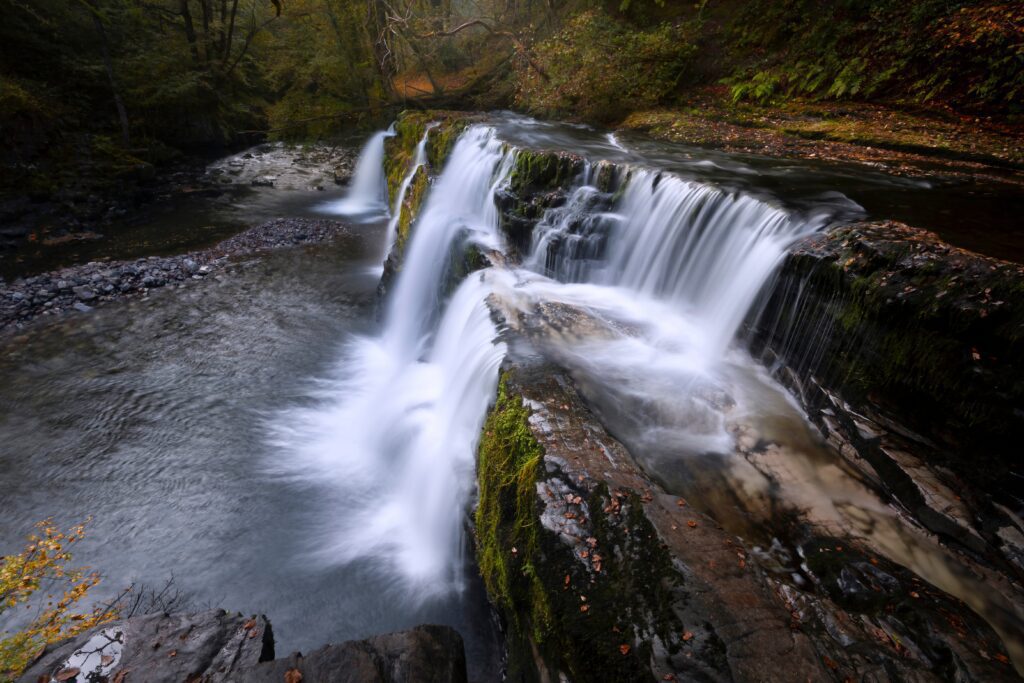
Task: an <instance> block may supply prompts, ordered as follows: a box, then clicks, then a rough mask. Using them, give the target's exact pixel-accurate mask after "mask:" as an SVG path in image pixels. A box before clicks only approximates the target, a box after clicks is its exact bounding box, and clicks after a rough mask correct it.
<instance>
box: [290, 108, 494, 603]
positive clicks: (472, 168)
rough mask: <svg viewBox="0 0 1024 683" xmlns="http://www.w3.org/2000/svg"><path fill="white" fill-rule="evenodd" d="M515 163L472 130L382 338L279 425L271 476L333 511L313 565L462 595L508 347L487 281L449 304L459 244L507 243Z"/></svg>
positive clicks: (442, 181)
mask: <svg viewBox="0 0 1024 683" xmlns="http://www.w3.org/2000/svg"><path fill="white" fill-rule="evenodd" d="M510 156H511V155H510V154H509V153H506V152H503V151H502V146H501V144H500V143H499V142H497V140H496V139H495V136H494V131H493V130H491V129H490V128H486V127H477V128H471V129H470V130H468V131H466V133H465V134H464V135H463V136H462V137H461V138H460V139H459V141H458V142H457V143H456V145H455V148H454V149H453V150H452V153H451V156H450V159H449V162H448V164H447V166H446V168H445V170H444V172H443V173H442V174H441V176H440V177H439V178H438V180H437V182H436V183H435V185H434V187H433V188H432V190H431V193H430V195H429V197H428V199H427V202H426V205H425V206H424V208H423V211H422V213H421V215H420V217H419V218H418V219H417V224H416V230H415V231H414V233H413V236H412V239H410V241H409V243H408V244H407V245H406V252H405V256H404V259H403V267H402V270H401V271H400V273H399V275H398V279H397V281H396V283H395V286H394V289H393V290H392V291H391V292H390V293H389V302H390V303H389V307H388V309H387V314H386V316H385V319H384V329H383V330H382V332H381V334H380V335H378V336H373V337H369V336H359V337H355V338H354V339H352V340H351V341H350V342H349V343H348V344H347V345H346V346H345V349H344V352H343V360H342V361H341V362H340V363H339V367H338V368H337V370H336V371H335V373H333V376H332V377H330V378H328V379H326V380H324V381H323V382H321V383H320V389H319V390H318V391H316V392H315V393H314V396H313V398H314V399H315V401H314V402H313V404H312V405H307V406H303V407H300V408H296V409H292V410H290V411H286V412H284V413H282V414H280V415H278V416H277V417H276V419H274V420H273V422H272V424H271V425H270V427H271V433H272V439H271V440H272V444H273V445H274V446H276V448H277V449H279V450H281V451H283V452H285V454H286V456H287V457H285V458H280V459H277V460H276V461H275V463H274V464H272V465H271V469H272V471H273V473H274V474H275V475H277V476H281V477H283V478H287V479H289V480H292V481H295V482H297V483H301V484H303V485H305V486H308V487H309V488H311V489H313V490H315V491H317V492H319V495H320V496H321V497H322V499H323V501H324V503H325V509H324V515H325V518H326V520H327V523H326V524H325V528H323V529H320V530H317V531H316V533H315V536H314V537H313V538H311V539H310V543H311V544H315V545H316V546H317V548H318V551H317V552H316V556H317V557H318V558H319V559H320V560H321V561H322V562H324V563H325V564H337V563H349V562H368V563H372V564H374V565H377V566H379V567H380V568H381V569H382V570H384V571H390V572H392V573H393V574H394V576H395V577H396V581H395V585H396V586H397V587H399V588H402V589H405V590H406V591H407V594H408V597H409V599H411V600H414V601H423V600H427V599H429V598H431V597H434V596H437V595H441V594H443V593H445V592H448V591H451V590H453V589H458V588H459V587H460V585H461V580H462V567H461V557H462V555H461V549H462V548H463V546H464V543H465V539H464V532H463V528H464V515H465V510H466V506H467V505H468V503H469V497H470V495H471V493H472V491H473V488H474V484H473V482H474V477H473V471H474V463H475V455H476V444H477V439H478V438H479V433H480V429H481V428H482V426H483V421H484V417H485V414H486V411H487V406H488V404H489V402H490V400H491V399H492V398H493V396H494V392H495V390H496V385H497V371H498V367H499V365H500V364H501V361H502V359H503V358H504V354H505V347H504V345H503V344H500V343H496V341H495V339H496V336H497V331H496V329H495V327H494V323H493V322H492V321H491V318H490V315H489V311H488V308H487V306H486V304H485V303H484V300H485V298H486V295H487V293H488V291H489V285H488V284H487V283H486V281H485V278H484V277H483V276H482V275H481V276H478V277H470V278H468V279H466V281H464V282H463V283H462V284H461V285H460V286H459V287H458V289H456V291H455V293H454V294H453V295H452V296H451V298H450V300H449V301H448V303H447V305H446V306H442V297H441V290H442V285H443V282H442V280H443V278H444V276H445V272H444V268H445V263H446V261H447V258H446V257H447V255H448V253H449V252H450V251H451V250H452V249H453V248H456V247H458V246H459V243H460V241H461V240H464V239H469V240H472V241H478V242H482V243H484V244H490V245H492V246H496V245H497V244H498V242H497V240H498V237H497V226H498V214H497V210H496V208H495V206H494V199H493V192H494V189H495V187H496V186H497V185H498V184H500V183H502V182H504V178H505V177H507V175H508V171H509V169H510V168H511V158H510ZM442 308H443V310H442Z"/></svg>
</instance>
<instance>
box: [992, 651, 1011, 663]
mask: <svg viewBox="0 0 1024 683" xmlns="http://www.w3.org/2000/svg"><path fill="white" fill-rule="evenodd" d="M993 656H994V657H995V658H996V661H998V662H999V663H1001V664H1009V663H1010V658H1009V657H1007V656H1006V655H1004V654H1003V653H1001V652H1000V653H998V654H995V655H993Z"/></svg>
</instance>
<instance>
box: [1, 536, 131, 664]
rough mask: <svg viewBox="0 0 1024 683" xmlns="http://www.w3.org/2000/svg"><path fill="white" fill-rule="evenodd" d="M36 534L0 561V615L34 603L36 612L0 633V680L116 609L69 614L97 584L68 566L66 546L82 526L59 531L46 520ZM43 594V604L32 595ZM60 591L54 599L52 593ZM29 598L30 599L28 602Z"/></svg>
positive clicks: (102, 620) (108, 617)
mask: <svg viewBox="0 0 1024 683" xmlns="http://www.w3.org/2000/svg"><path fill="white" fill-rule="evenodd" d="M36 526H37V527H38V531H37V532H36V533H35V534H32V535H31V536H29V537H28V544H27V545H26V546H25V549H24V550H22V551H21V552H20V553H19V554H17V555H10V556H7V557H4V558H2V559H0V613H2V612H4V611H6V610H9V609H13V608H15V607H18V606H19V605H26V607H28V608H31V607H32V605H31V604H28V603H31V602H35V603H36V604H37V609H38V612H37V614H36V616H35V618H34V619H33V620H32V622H31V623H30V624H29V625H28V626H27V627H26V628H24V629H23V630H21V631H19V632H17V633H13V634H6V633H5V634H4V635H3V639H2V640H0V679H2V680H7V679H13V678H15V677H17V675H18V674H19V673H20V672H21V671H23V670H24V669H25V667H27V666H28V665H29V664H31V662H32V660H33V659H35V657H36V656H37V655H38V653H39V651H40V650H41V649H42V648H43V647H45V646H46V645H48V644H50V643H55V642H58V641H60V640H63V639H65V638H69V637H71V636H74V635H77V634H78V633H82V632H83V631H87V630H89V629H91V628H93V627H95V626H98V625H100V624H103V623H106V622H108V621H111V620H113V619H114V618H115V617H116V616H117V614H116V610H113V609H111V608H110V607H109V606H99V607H95V608H93V609H92V611H90V612H85V613H79V612H73V611H72V610H73V609H74V607H75V605H76V604H77V603H78V602H79V601H81V600H82V599H83V598H84V597H85V596H86V594H87V593H88V592H89V590H90V589H91V588H92V587H93V586H95V585H96V584H97V583H99V581H100V577H99V575H98V574H96V573H87V572H86V571H85V570H84V569H81V568H77V569H76V568H70V567H68V563H69V562H70V561H71V551H70V548H71V546H73V545H75V544H76V543H78V542H79V541H81V540H82V537H83V536H84V535H85V525H84V524H79V525H77V526H74V527H71V529H69V530H68V531H66V532H62V531H61V530H60V529H59V528H58V527H57V526H56V525H55V524H54V523H53V521H52V520H49V519H47V520H44V521H42V522H39V524H37V525H36ZM40 591H53V593H48V594H47V595H46V600H45V604H42V601H41V600H40V599H39V596H38V595H37V594H38V593H39V592H40ZM58 592H59V593H60V595H59V596H58V595H57V593H58ZM34 596H35V599H33V598H34Z"/></svg>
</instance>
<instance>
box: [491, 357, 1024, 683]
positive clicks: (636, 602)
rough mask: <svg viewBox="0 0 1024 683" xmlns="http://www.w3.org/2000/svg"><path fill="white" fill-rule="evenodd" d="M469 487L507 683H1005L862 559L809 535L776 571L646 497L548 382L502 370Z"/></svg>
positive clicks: (579, 411) (661, 500)
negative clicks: (503, 633) (504, 649)
mask: <svg viewBox="0 0 1024 683" xmlns="http://www.w3.org/2000/svg"><path fill="white" fill-rule="evenodd" d="M478 476H479V487H480V505H479V508H478V510H477V513H476V536H477V539H478V544H479V549H478V556H479V557H480V558H481V571H482V573H483V576H484V579H485V583H486V585H487V588H488V591H489V593H490V594H491V597H492V599H493V600H494V602H495V604H496V605H497V607H498V609H499V611H500V613H501V614H502V616H503V621H504V624H505V627H506V629H507V630H508V634H507V635H508V642H509V664H508V666H509V670H508V678H509V680H514V681H519V680H535V679H537V678H540V679H542V680H544V679H547V680H559V679H569V680H575V681H589V680H593V681H603V680H651V679H653V680H735V681H772V680H777V681H793V680H801V681H802V680H845V679H847V678H849V679H857V680H916V681H939V680H964V681H968V680H970V681H989V680H1017V676H1016V673H1015V672H1014V670H1013V668H1012V666H1011V665H1010V664H1009V660H1008V658H1007V655H1006V652H1005V648H1004V647H1003V645H1002V643H1001V642H1000V639H999V637H998V636H997V635H996V634H995V633H994V632H993V631H992V629H991V628H990V627H988V626H987V625H986V624H985V623H984V622H983V621H982V620H981V619H980V618H979V617H977V616H976V615H974V614H973V613H972V612H971V611H970V609H968V608H967V607H966V606H965V605H963V603H960V602H959V601H958V600H955V599H953V598H951V597H950V596H948V595H946V594H944V593H942V592H941V591H938V590H936V589H934V588H933V587H931V586H928V585H927V584H925V583H924V582H922V581H921V580H920V579H918V578H917V577H915V576H914V575H913V574H912V573H911V572H909V571H908V570H906V569H904V568H902V567H899V566H898V565H895V564H893V563H890V562H888V561H886V560H884V559H881V558H878V557H876V556H874V555H871V554H868V553H866V552H864V551H863V550H860V549H858V548H857V547H856V544H852V545H851V544H850V543H849V542H847V541H843V540H838V539H832V538H828V537H814V538H812V539H810V540H808V541H806V542H805V543H804V545H803V547H802V549H801V558H803V559H802V560H801V561H800V562H801V565H802V567H803V568H802V569H799V568H795V567H792V566H791V565H792V562H793V556H790V558H789V559H788V560H785V561H783V565H786V566H784V567H781V568H779V569H774V568H773V567H772V563H771V562H769V561H767V560H763V559H762V557H763V556H764V554H763V553H754V552H752V550H753V549H751V548H748V547H747V546H746V545H745V544H744V543H743V542H742V541H741V540H740V539H737V538H735V537H733V536H731V535H729V534H727V533H725V532H724V531H723V530H722V529H720V528H719V527H718V526H717V525H716V524H715V522H714V521H713V520H711V519H709V518H708V517H706V516H704V515H702V514H701V513H699V512H697V511H695V510H693V509H692V508H691V507H690V506H689V505H688V504H687V503H685V502H683V501H681V500H680V499H677V498H676V497H675V496H670V495H667V494H666V493H665V492H664V491H663V490H662V489H661V488H660V487H659V486H658V485H657V484H656V483H654V482H653V481H651V479H650V478H649V477H648V476H647V475H646V474H645V473H644V472H643V471H642V470H641V469H640V468H639V467H638V466H637V465H636V464H635V461H634V459H633V457H632V455H631V454H630V453H629V452H628V451H627V450H626V449H625V448H624V447H623V446H622V445H621V444H620V443H619V442H617V441H616V440H615V439H613V438H612V437H611V436H609V435H608V434H607V433H606V432H605V431H604V429H603V428H602V427H601V425H600V423H599V422H598V420H597V419H596V418H595V417H594V415H593V414H592V413H591V412H590V411H589V410H588V409H587V408H586V406H585V405H584V404H583V402H582V400H581V398H580V396H579V394H578V393H577V391H576V390H575V388H574V386H573V382H572V380H570V379H569V378H568V377H567V376H566V375H564V374H563V373H562V372H561V371H559V370H558V369H556V368H554V367H552V366H549V365H546V364H537V363H536V361H530V360H520V361H515V362H514V363H512V364H511V365H510V366H508V367H507V371H506V373H505V374H504V375H503V377H502V381H501V385H500V389H499V396H498V400H497V403H496V404H495V407H494V408H493V410H492V412H491V414H490V416H489V417H488V420H487V422H486V423H485V426H484V431H483V434H482V436H481V445H480V461H479V463H478ZM780 550H781V549H780ZM779 554H780V553H779V552H776V553H775V555H779ZM783 554H784V553H783ZM762 563H763V564H764V566H763V567H762V566H761V565H762ZM797 571H799V572H802V573H803V574H804V575H805V577H806V578H805V579H802V580H801V581H795V580H794V579H793V578H792V577H791V576H790V574H791V573H793V572H797ZM780 662H784V663H785V664H784V666H780Z"/></svg>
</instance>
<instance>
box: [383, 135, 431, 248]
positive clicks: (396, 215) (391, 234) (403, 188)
mask: <svg viewBox="0 0 1024 683" xmlns="http://www.w3.org/2000/svg"><path fill="white" fill-rule="evenodd" d="M436 125H437V124H436V123H431V124H430V125H428V126H427V129H426V130H425V131H424V132H423V138H422V139H421V140H420V142H419V144H418V145H416V153H415V154H414V155H413V158H412V165H411V166H410V167H409V170H408V172H407V173H406V174H405V177H404V178H402V184H401V185H399V186H398V194H396V195H395V202H394V204H393V205H392V207H391V220H389V221H388V229H387V230H386V231H385V233H384V254H383V255H382V256H381V260H382V261H383V260H384V259H386V258H387V257H388V254H389V253H390V252H391V247H392V246H393V245H394V243H395V235H396V234H397V232H398V219H400V218H401V217H402V202H403V201H404V200H405V193H406V192H408V191H409V185H410V184H411V183H412V179H413V178H414V177H415V176H416V171H418V170H420V167H421V166H423V164H424V163H425V162H426V160H427V139H428V138H429V136H430V129H431V128H434V127H435V126H436Z"/></svg>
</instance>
